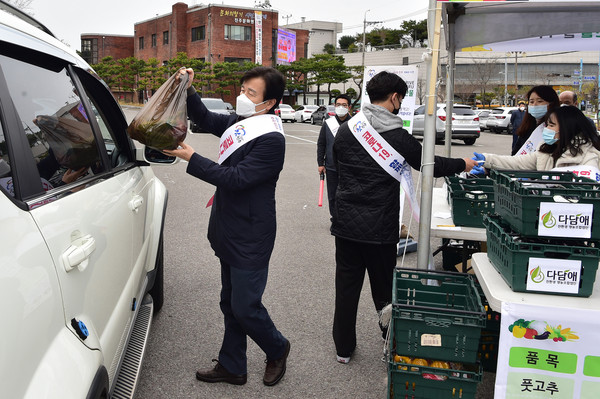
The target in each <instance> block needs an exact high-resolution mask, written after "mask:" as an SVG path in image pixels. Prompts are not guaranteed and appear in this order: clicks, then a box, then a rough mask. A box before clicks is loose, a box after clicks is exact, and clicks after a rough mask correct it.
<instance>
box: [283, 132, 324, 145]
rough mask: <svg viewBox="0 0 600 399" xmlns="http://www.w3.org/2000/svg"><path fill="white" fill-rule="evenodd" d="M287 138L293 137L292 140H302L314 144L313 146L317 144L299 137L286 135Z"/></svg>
mask: <svg viewBox="0 0 600 399" xmlns="http://www.w3.org/2000/svg"><path fill="white" fill-rule="evenodd" d="M286 136H287V137H292V138H295V139H298V140H302V141H308V142H309V143H312V144H317V142H316V141H312V140H307V139H303V138H302V137H298V136H292V135H291V134H286Z"/></svg>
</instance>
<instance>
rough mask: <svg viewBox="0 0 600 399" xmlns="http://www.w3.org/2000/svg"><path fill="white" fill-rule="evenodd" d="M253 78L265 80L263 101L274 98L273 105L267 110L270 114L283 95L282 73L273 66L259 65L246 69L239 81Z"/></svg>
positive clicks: (283, 82)
mask: <svg viewBox="0 0 600 399" xmlns="http://www.w3.org/2000/svg"><path fill="white" fill-rule="evenodd" d="M254 78H261V79H262V80H264V81H265V95H264V97H263V101H267V100H270V99H272V98H274V99H275V105H274V106H273V107H272V108H271V109H269V112H268V113H270V114H272V113H274V112H275V108H277V107H278V106H279V102H280V101H281V97H283V91H284V90H285V78H284V76H283V74H282V73H281V72H279V71H278V70H277V69H275V68H270V67H263V66H259V67H256V68H252V69H251V70H249V71H246V73H244V75H243V76H242V78H241V79H240V83H241V84H244V82H245V81H247V80H250V79H254Z"/></svg>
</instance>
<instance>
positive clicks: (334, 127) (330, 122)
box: [325, 117, 340, 137]
mask: <svg viewBox="0 0 600 399" xmlns="http://www.w3.org/2000/svg"><path fill="white" fill-rule="evenodd" d="M325 123H327V127H328V128H329V131H330V132H331V134H333V137H335V135H336V134H337V131H338V129H339V128H340V124H339V123H338V121H337V119H336V118H335V117H333V118H329V119H325Z"/></svg>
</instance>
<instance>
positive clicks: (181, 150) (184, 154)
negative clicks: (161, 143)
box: [162, 142, 195, 162]
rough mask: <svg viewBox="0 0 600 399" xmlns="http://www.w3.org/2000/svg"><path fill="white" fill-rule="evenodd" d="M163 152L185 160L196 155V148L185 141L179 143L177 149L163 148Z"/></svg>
mask: <svg viewBox="0 0 600 399" xmlns="http://www.w3.org/2000/svg"><path fill="white" fill-rule="evenodd" d="M162 152H163V154H167V155H168V156H171V157H179V158H181V159H183V160H185V161H188V162H189V161H190V159H191V158H192V155H194V152H195V151H194V149H193V148H192V147H191V146H189V145H187V144H186V143H184V142H181V143H179V147H178V148H177V149H175V150H163V151H162Z"/></svg>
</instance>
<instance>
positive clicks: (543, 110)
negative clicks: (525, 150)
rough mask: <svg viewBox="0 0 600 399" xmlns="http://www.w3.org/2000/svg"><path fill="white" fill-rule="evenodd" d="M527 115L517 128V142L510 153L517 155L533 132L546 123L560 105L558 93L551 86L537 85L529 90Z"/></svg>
mask: <svg viewBox="0 0 600 399" xmlns="http://www.w3.org/2000/svg"><path fill="white" fill-rule="evenodd" d="M527 102H528V104H529V105H528V106H527V115H525V117H524V118H523V122H522V123H521V126H519V129H518V130H517V136H519V138H518V139H517V141H516V143H515V144H514V145H513V147H512V151H511V154H510V155H515V154H516V153H517V152H518V151H519V150H520V149H521V147H522V146H523V144H525V142H526V141H527V139H528V138H529V136H531V133H533V131H534V130H535V129H536V128H537V127H538V126H539V125H540V124H542V123H544V124H545V123H546V121H547V120H548V116H549V115H550V114H551V113H552V111H553V110H555V109H556V108H558V107H560V101H559V99H558V94H556V91H554V89H553V88H552V87H551V86H535V87H533V88H532V89H531V90H529V91H528V92H527Z"/></svg>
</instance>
